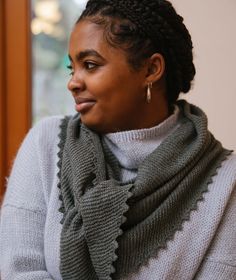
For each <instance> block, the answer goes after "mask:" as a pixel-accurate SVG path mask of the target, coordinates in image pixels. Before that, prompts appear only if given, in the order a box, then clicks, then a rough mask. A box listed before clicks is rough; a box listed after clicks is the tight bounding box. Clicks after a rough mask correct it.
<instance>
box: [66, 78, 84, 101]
mask: <svg viewBox="0 0 236 280" xmlns="http://www.w3.org/2000/svg"><path fill="white" fill-rule="evenodd" d="M84 87H85V83H84V81H83V79H82V78H81V77H79V76H78V75H75V74H73V76H72V77H71V79H70V80H69V82H68V84H67V88H68V90H69V91H70V92H71V93H72V95H73V96H76V95H77V94H78V93H80V92H81V91H83V89H84Z"/></svg>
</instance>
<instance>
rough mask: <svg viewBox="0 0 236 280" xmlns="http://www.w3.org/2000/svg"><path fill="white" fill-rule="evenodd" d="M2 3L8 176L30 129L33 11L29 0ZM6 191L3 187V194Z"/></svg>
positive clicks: (5, 158)
mask: <svg viewBox="0 0 236 280" xmlns="http://www.w3.org/2000/svg"><path fill="white" fill-rule="evenodd" d="M1 2H2V4H1V5H3V6H4V7H3V8H4V10H3V11H4V18H3V24H2V26H3V39H4V40H2V42H3V45H4V48H3V50H2V55H3V57H4V58H5V63H4V66H3V67H2V70H1V71H2V72H4V73H5V75H2V77H4V78H2V79H3V81H2V91H3V93H2V94H1V96H2V99H3V102H4V104H5V109H4V110H5V111H3V113H1V115H2V121H3V120H4V122H5V126H4V130H3V132H2V134H3V135H1V136H2V137H3V138H2V139H5V140H4V141H3V147H4V148H3V149H4V155H2V157H4V161H5V170H4V177H6V176H8V175H9V171H10V169H11V166H12V162H13V159H14V157H15V155H16V152H17V150H18V148H19V146H20V143H21V142H22V140H23V138H24V137H25V134H26V133H27V131H28V130H29V127H30V126H31V107H32V106H31V88H32V87H31V81H32V78H31V76H32V74H31V73H32V71H31V32H30V21H31V9H30V0H20V1H19V0H1ZM1 10H2V9H1ZM1 74H2V73H1ZM3 95H4V96H3ZM1 101H2V100H1ZM1 176H2V175H1ZM2 182H3V179H1V183H2ZM3 192H4V187H3V185H2V186H1V194H3Z"/></svg>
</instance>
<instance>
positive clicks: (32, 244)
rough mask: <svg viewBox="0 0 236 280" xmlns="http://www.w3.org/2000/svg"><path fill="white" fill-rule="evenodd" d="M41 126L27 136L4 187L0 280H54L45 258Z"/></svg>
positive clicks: (0, 237)
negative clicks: (40, 145)
mask: <svg viewBox="0 0 236 280" xmlns="http://www.w3.org/2000/svg"><path fill="white" fill-rule="evenodd" d="M43 126H45V121H42V122H40V124H38V125H36V126H35V127H34V128H33V129H31V131H30V132H29V133H28V135H27V136H26V138H25V140H24V141H23V144H22V145H21V147H20V149H19V151H18V154H17V157H16V159H15V162H14V165H13V169H12V172H11V175H10V178H9V181H8V184H7V191H6V194H5V197H4V201H3V204H2V209H1V224H0V271H1V277H0V278H1V280H53V278H52V277H51V276H50V274H49V273H48V272H47V270H46V265H45V258H44V225H45V219H46V213H47V207H46V202H45V193H44V183H43V178H42V176H41V172H40V170H41V165H42V163H41V162H40V157H39V153H40V148H39V141H38V138H39V134H40V133H42V132H41V130H42V127H43ZM42 146H43V143H42ZM41 149H42V147H41Z"/></svg>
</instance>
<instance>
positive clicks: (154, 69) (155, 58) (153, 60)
mask: <svg viewBox="0 0 236 280" xmlns="http://www.w3.org/2000/svg"><path fill="white" fill-rule="evenodd" d="M164 73H165V60H164V57H163V56H162V55H161V54H160V53H154V54H153V55H152V56H151V57H150V58H149V59H148V65H147V75H146V82H147V83H155V82H157V81H159V80H160V79H161V78H162V77H163V75H164Z"/></svg>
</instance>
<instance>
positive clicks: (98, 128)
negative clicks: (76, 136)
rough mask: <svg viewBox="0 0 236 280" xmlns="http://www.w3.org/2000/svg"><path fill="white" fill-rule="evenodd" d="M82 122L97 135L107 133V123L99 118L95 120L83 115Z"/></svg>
mask: <svg viewBox="0 0 236 280" xmlns="http://www.w3.org/2000/svg"><path fill="white" fill-rule="evenodd" d="M81 122H82V123H83V124H84V125H86V126H87V127H88V128H89V129H91V130H92V131H94V132H96V133H99V134H104V133H106V132H105V127H104V123H105V122H104V121H102V120H100V119H99V118H94V117H93V118H92V117H89V116H85V115H84V116H83V115H81Z"/></svg>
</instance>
